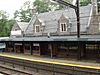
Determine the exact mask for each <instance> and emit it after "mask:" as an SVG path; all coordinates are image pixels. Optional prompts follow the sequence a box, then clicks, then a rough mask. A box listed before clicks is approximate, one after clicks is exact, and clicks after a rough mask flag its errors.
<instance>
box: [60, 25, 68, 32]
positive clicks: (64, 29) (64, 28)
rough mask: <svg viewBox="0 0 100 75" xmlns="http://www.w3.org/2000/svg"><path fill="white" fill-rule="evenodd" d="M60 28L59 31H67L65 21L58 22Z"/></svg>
mask: <svg viewBox="0 0 100 75" xmlns="http://www.w3.org/2000/svg"><path fill="white" fill-rule="evenodd" d="M60 29H61V30H60V31H61V32H66V31H67V27H66V23H61V24H60Z"/></svg>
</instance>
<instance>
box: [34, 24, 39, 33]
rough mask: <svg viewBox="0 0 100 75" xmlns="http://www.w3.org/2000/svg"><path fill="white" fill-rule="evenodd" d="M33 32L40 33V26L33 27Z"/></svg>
mask: <svg viewBox="0 0 100 75" xmlns="http://www.w3.org/2000/svg"><path fill="white" fill-rule="evenodd" d="M35 32H36V33H38V32H40V25H35Z"/></svg>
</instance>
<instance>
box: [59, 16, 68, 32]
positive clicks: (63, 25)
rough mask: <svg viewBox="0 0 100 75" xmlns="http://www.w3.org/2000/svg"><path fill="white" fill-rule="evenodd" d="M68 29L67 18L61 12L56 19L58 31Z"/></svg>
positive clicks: (66, 30)
mask: <svg viewBox="0 0 100 75" xmlns="http://www.w3.org/2000/svg"><path fill="white" fill-rule="evenodd" d="M69 29H70V23H69V19H68V18H67V17H65V16H64V15H63V14H62V15H61V17H60V19H59V21H58V32H59V33H69Z"/></svg>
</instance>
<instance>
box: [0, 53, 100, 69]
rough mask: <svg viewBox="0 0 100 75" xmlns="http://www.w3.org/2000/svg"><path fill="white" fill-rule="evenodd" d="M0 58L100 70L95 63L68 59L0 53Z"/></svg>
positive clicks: (99, 66)
mask: <svg viewBox="0 0 100 75" xmlns="http://www.w3.org/2000/svg"><path fill="white" fill-rule="evenodd" d="M0 56H5V57H10V58H16V59H23V60H29V61H35V62H44V63H51V64H58V65H65V66H77V67H82V68H91V69H99V70H100V64H99V63H95V62H86V61H77V60H67V59H51V58H46V57H36V56H32V55H25V54H15V53H0Z"/></svg>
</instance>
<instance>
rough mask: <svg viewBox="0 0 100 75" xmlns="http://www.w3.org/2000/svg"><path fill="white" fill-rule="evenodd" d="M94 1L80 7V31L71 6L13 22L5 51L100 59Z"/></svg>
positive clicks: (98, 30) (99, 21) (98, 29)
mask: <svg viewBox="0 0 100 75" xmlns="http://www.w3.org/2000/svg"><path fill="white" fill-rule="evenodd" d="M99 18H100V17H99V14H98V13H97V9H96V6H95V3H92V4H89V5H87V6H82V7H80V23H81V26H80V32H81V33H80V34H81V37H80V38H77V36H76V35H77V21H76V14H75V11H74V9H72V8H67V9H62V10H57V11H53V12H45V13H40V14H35V13H34V15H33V16H32V18H31V20H30V22H29V23H27V22H18V21H16V23H15V24H14V25H13V27H12V31H11V35H10V38H9V39H6V40H5V42H6V49H5V52H14V53H23V54H29V55H35V56H45V57H51V58H71V59H72V58H73V59H93V60H98V59H100V19H99ZM1 41H2V40H1Z"/></svg>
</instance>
